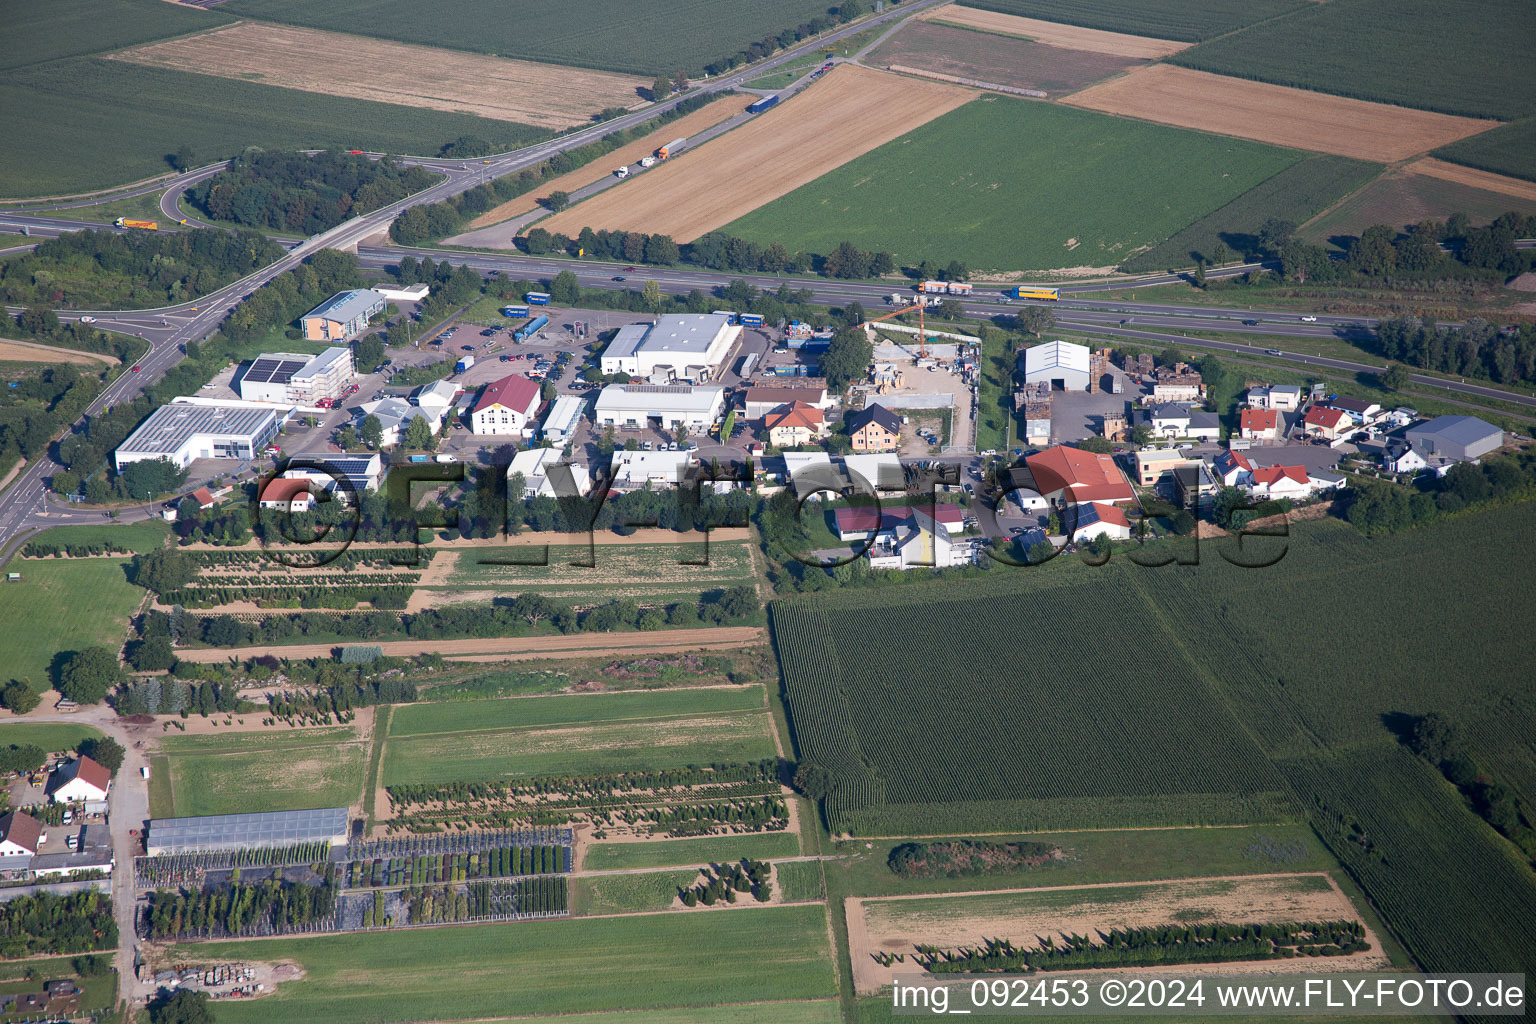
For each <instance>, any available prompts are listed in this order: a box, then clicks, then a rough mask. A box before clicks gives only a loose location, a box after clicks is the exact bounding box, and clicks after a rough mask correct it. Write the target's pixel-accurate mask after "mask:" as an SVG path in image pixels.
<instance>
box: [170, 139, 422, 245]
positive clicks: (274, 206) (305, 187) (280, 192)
mask: <svg viewBox="0 0 1536 1024" xmlns="http://www.w3.org/2000/svg"><path fill="white" fill-rule="evenodd" d="M441 180H442V176H441V175H439V174H435V173H433V172H432V171H429V170H427V169H426V168H425V167H419V166H418V167H402V166H401V165H400V163H399V162H398V161H397V160H395V159H394V158H392V157H385V158H384V159H382V160H378V161H374V160H370V159H368V157H366V156H362V155H351V154H347V153H343V152H340V151H339V150H326V151H325V152H323V153H316V154H314V155H306V154H304V153H284V152H278V151H268V150H263V149H256V148H251V149H247V150H246V151H245V152H243V153H241V154H240V155H239V156H237V157H235V158H234V159H233V160H232V161H230V164H229V167H228V169H226V170H223V171H220V172H219V173H218V174H215V175H214V176H213V177H211V178H208V179H206V180H205V181H202V182H200V183H198V184H197V185H196V186H195V187H194V188H192V189H191V190H189V191H188V192H187V199H188V201H189V202H191V204H192V205H193V206H194V207H195V208H197V209H198V210H201V211H202V212H203V213H205V214H207V215H208V216H209V217H212V218H213V219H214V220H222V221H233V222H234V223H236V224H240V225H242V226H245V227H250V228H256V229H266V228H271V229H272V230H275V231H291V232H295V233H298V234H302V235H316V234H319V233H321V232H322V231H327V230H329V229H330V228H333V227H335V226H336V225H337V224H340V223H341V222H342V221H343V220H345V219H347V218H348V217H353V216H359V215H361V214H366V213H371V212H372V211H374V210H377V209H379V208H380V207H382V206H388V205H389V204H390V203H393V202H395V201H396V200H399V199H404V198H405V197H406V196H408V195H410V194H412V193H413V192H420V191H421V190H422V189H424V188H427V187H429V186H431V185H432V184H434V183H435V182H438V181H441Z"/></svg>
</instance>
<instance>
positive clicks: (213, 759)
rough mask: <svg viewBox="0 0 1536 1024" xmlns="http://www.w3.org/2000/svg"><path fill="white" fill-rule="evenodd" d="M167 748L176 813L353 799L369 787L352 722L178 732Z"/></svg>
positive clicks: (184, 814) (285, 807) (261, 808)
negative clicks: (314, 727)
mask: <svg viewBox="0 0 1536 1024" xmlns="http://www.w3.org/2000/svg"><path fill="white" fill-rule="evenodd" d="M246 717H247V718H250V717H253V716H249V715H248V716H246ZM254 717H259V714H257V715H255V716H254ZM161 749H162V750H163V751H164V753H165V754H167V755H168V761H169V770H170V774H171V778H170V793H171V802H172V810H171V816H173V817H188V816H191V815H198V814H238V813H245V812H254V811H292V810H302V809H305V808H310V807H346V806H348V805H350V804H353V803H356V802H357V800H358V798H359V796H360V795H361V794H362V791H363V762H364V761H365V759H366V756H365V750H364V746H363V744H362V743H361V742H359V741H358V739H357V736H356V734H355V733H354V732H353V731H352V730H351V729H326V730H323V731H321V732H318V733H288V734H284V733H278V734H275V735H268V734H266V733H230V734H228V735H224V736H217V735H214V736H189V737H185V738H183V737H178V736H174V735H171V736H167V737H166V738H164V739H163V740H162V741H161Z"/></svg>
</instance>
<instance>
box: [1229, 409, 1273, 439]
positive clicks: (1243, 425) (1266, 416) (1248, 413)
mask: <svg viewBox="0 0 1536 1024" xmlns="http://www.w3.org/2000/svg"><path fill="white" fill-rule="evenodd" d="M1237 432H1238V435H1239V436H1241V437H1250V438H1253V439H1255V440H1261V441H1278V440H1279V439H1280V414H1279V413H1278V412H1276V411H1275V410H1273V409H1243V410H1242V411H1240V412H1239V413H1238V414H1237Z"/></svg>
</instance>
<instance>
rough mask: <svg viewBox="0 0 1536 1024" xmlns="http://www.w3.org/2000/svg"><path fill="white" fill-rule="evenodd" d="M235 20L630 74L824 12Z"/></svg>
mask: <svg viewBox="0 0 1536 1024" xmlns="http://www.w3.org/2000/svg"><path fill="white" fill-rule="evenodd" d="M224 7H225V10H226V11H227V12H228V13H230V14H234V15H237V16H239V17H250V18H259V19H262V20H265V21H280V22H288V23H290V24H295V25H308V26H312V27H314V28H328V29H334V30H336V31H338V32H352V33H357V34H362V35H370V36H376V37H379V38H381V39H398V40H400V41H402V42H407V43H419V44H424V45H427V46H444V47H447V48H449V49H455V50H471V51H474V52H476V53H493V54H499V55H501V56H503V57H518V58H521V59H523V60H536V61H545V62H548V63H553V64H572V65H576V66H577V67H593V68H601V69H604V70H608V71H627V72H631V73H634V74H646V75H648V74H656V73H658V72H668V73H670V72H673V71H680V70H682V71H688V72H691V73H697V72H699V71H701V70H702V69H703V66H704V65H705V64H708V63H710V62H711V61H714V60H716V59H718V58H721V57H726V56H728V55H730V54H732V53H735V52H736V51H737V50H739V49H741V48H742V47H744V46H746V45H747V44H748V43H751V42H753V41H754V40H758V39H762V38H763V37H764V36H769V35H777V34H778V33H779V32H781V31H783V30H784V29H786V28H793V27H794V26H795V25H797V24H799V23H801V22H805V21H809V20H810V19H811V18H813V17H815V16H816V15H818V14H822V13H824V12H825V11H826V9H827V5H826V4H825V3H824V2H816V0H763V2H761V3H755V4H741V5H736V6H732V7H730V8H728V9H722V8H721V7H720V6H719V5H717V4H713V3H710V2H709V0H681V2H677V3H661V2H659V0H641V2H638V3H634V2H631V3H625V2H623V0H583V2H582V3H581V4H579V5H577V6H575V7H550V6H545V5H541V4H537V3H533V2H531V0H515V2H511V3H509V2H506V0H446V2H443V3H440V4H438V5H437V6H436V7H435V8H434V10H435V15H434V17H432V18H431V19H430V20H428V21H426V22H423V21H422V20H421V18H420V8H419V7H417V6H416V5H414V4H412V3H410V2H409V0H345V2H342V3H330V4H324V5H316V4H309V3H304V2H303V0H234V2H232V3H229V4H226V5H224Z"/></svg>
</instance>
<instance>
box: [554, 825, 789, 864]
mask: <svg viewBox="0 0 1536 1024" xmlns="http://www.w3.org/2000/svg"><path fill="white" fill-rule="evenodd" d="M799 854H800V842H799V840H798V839H796V838H795V835H794V833H792V832H754V833H750V834H747V835H739V836H703V837H702V838H699V839H668V840H663V841H659V842H654V843H594V844H592V845H589V846H588V847H587V850H586V854H585V856H584V857H583V860H582V862H581V866H582V869H583V870H585V871H605V870H609V869H612V868H662V867H671V866H673V865H677V864H719V863H721V862H723V861H732V860H740V859H741V858H743V857H754V858H756V859H758V860H766V859H768V858H771V857H796V856H799Z"/></svg>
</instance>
